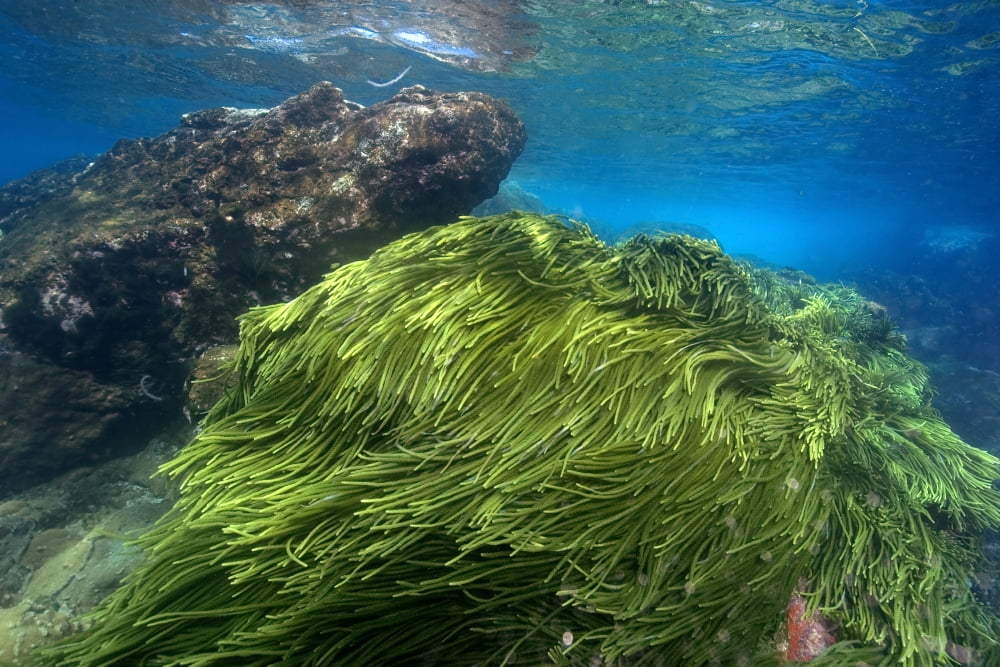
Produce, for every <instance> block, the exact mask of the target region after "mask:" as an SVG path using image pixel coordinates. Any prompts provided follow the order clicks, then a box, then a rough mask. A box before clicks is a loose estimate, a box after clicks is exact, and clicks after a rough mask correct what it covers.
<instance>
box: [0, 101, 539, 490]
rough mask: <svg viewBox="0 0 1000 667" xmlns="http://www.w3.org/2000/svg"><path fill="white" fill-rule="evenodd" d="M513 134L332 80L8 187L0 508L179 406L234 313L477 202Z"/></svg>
mask: <svg viewBox="0 0 1000 667" xmlns="http://www.w3.org/2000/svg"><path fill="white" fill-rule="evenodd" d="M524 142H525V131H524V128H523V125H522V124H521V123H520V121H519V120H518V119H517V117H516V116H515V114H514V113H513V112H512V111H511V109H510V108H509V107H508V106H507V105H506V104H504V103H502V102H499V101H497V100H495V99H492V98H490V97H488V96H486V95H482V94H478V93H436V92H432V91H429V90H427V89H425V88H423V87H420V86H414V87H412V88H406V89H404V90H403V91H401V92H400V93H399V94H398V95H396V96H395V97H393V98H391V99H389V100H387V101H385V102H382V103H379V104H376V105H373V106H371V107H367V108H364V107H361V106H360V105H357V104H354V103H351V102H348V101H345V100H344V98H343V94H342V93H341V91H340V90H339V89H337V88H335V87H334V86H332V85H331V84H329V83H321V84H317V85H315V86H313V87H312V88H310V89H309V90H308V91H306V92H304V93H302V94H301V95H298V96H296V97H293V98H291V99H289V100H287V101H286V102H284V103H283V104H281V105H279V106H277V107H275V108H273V109H270V110H249V111H248V110H236V109H229V108H222V109H213V110H208V111H201V112H197V113H192V114H188V115H186V116H184V117H183V118H182V121H181V123H180V125H179V127H177V128H176V129H174V130H172V131H170V132H168V133H167V134H164V135H162V136H160V137H157V138H154V139H138V140H134V141H133V140H129V141H120V142H119V143H118V144H116V145H115V146H114V147H113V148H112V149H111V151H109V152H108V153H107V154H105V155H103V156H101V157H99V158H98V159H96V160H95V161H94V162H93V163H91V164H90V165H89V166H87V167H86V168H85V169H84V170H83V171H80V172H77V173H75V174H72V175H65V177H64V179H63V180H61V181H60V176H59V175H58V174H59V173H60V172H55V175H50V176H47V177H46V178H45V179H35V180H36V181H37V182H38V183H40V184H41V185H40V186H39V187H38V188H37V190H36V195H35V196H34V197H32V195H31V193H30V190H31V187H30V186H31V182H28V183H20V184H17V183H15V184H11V185H9V186H7V188H5V189H4V190H5V191H6V192H8V193H11V194H10V195H9V196H7V197H4V196H3V195H2V193H0V202H4V203H5V208H4V211H3V213H4V214H5V215H4V217H2V218H0V232H2V234H3V235H2V237H0V307H2V330H0V495H2V494H3V493H6V492H10V491H13V490H16V489H18V488H24V487H25V486H28V485H31V484H34V483H37V482H38V481H41V480H44V479H46V478H48V477H50V476H51V475H53V474H55V473H57V472H60V471H62V470H64V469H66V468H67V467H69V466H73V465H76V464H79V463H82V462H91V461H95V460H101V459H104V458H106V457H108V456H111V455H114V454H116V453H119V452H120V451H122V447H123V446H124V444H123V443H125V442H126V441H137V440H142V439H144V438H145V437H146V436H148V434H149V431H150V430H151V429H152V428H153V426H154V425H156V424H158V423H160V422H161V420H162V419H163V418H165V417H166V416H168V415H175V414H176V413H177V411H178V409H179V407H180V398H181V394H182V386H183V383H184V379H185V377H186V375H187V373H188V367H189V366H188V361H189V360H190V359H191V358H192V357H194V356H196V355H197V354H198V353H199V352H200V351H202V350H203V349H205V348H206V347H207V346H209V345H212V344H218V343H227V342H233V341H234V340H235V338H236V335H237V323H236V317H237V316H238V315H239V314H240V313H241V312H243V311H245V310H246V309H247V308H248V307H250V306H253V305H256V304H259V303H269V302H277V301H281V300H287V299H289V298H292V297H294V296H295V295H296V294H298V292H299V291H301V290H302V288H303V287H304V286H306V285H308V284H310V283H312V282H315V281H316V280H317V279H318V278H319V277H320V276H321V275H322V274H323V273H324V272H325V271H327V270H328V269H329V267H330V266H331V264H333V263H342V262H347V261H353V260H356V259H360V258H362V257H365V256H367V255H368V254H369V253H370V252H371V251H372V250H374V249H375V248H377V247H378V246H380V245H382V244H384V243H385V242H387V241H389V240H391V239H393V238H396V237H398V236H401V235H402V234H404V233H407V232H410V231H414V230H417V229H421V228H424V227H427V226H430V225H434V224H442V223H447V222H450V221H452V220H453V219H454V218H455V217H456V216H458V215H460V214H463V213H467V212H468V211H470V210H471V209H472V208H473V207H474V206H475V205H476V204H478V203H479V202H480V201H482V200H484V199H486V198H488V197H490V196H492V195H494V194H495V193H496V191H497V187H498V185H499V183H500V181H501V180H502V179H503V178H504V177H505V176H506V174H507V172H508V170H509V168H510V166H511V164H512V162H513V160H514V159H515V158H516V157H517V155H518V154H519V153H520V151H521V150H522V149H523V146H524Z"/></svg>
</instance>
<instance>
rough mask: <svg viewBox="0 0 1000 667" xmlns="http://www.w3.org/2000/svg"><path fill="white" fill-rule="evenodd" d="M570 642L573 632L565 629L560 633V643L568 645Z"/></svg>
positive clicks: (571, 641)
mask: <svg viewBox="0 0 1000 667" xmlns="http://www.w3.org/2000/svg"><path fill="white" fill-rule="evenodd" d="M572 643H573V633H572V632H570V631H569V630H567V631H566V632H564V633H563V635H562V645H563V646H569V645H570V644H572Z"/></svg>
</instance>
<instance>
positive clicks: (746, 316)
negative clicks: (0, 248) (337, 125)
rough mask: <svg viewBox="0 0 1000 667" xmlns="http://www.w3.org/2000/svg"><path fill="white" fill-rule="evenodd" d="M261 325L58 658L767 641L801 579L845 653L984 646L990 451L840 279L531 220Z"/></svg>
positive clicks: (582, 656)
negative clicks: (130, 562)
mask: <svg viewBox="0 0 1000 667" xmlns="http://www.w3.org/2000/svg"><path fill="white" fill-rule="evenodd" d="M241 331H242V341H241V347H240V351H239V353H238V356H237V359H236V361H235V364H234V367H233V368H232V372H233V373H234V377H235V378H236V384H235V389H234V390H233V391H232V392H231V393H230V395H228V396H227V397H226V398H224V399H223V400H222V401H221V402H220V403H219V404H218V405H217V406H216V407H215V408H214V410H213V411H212V412H211V414H210V415H209V417H208V418H207V420H206V423H205V428H204V430H203V431H202V432H201V433H200V435H198V436H197V437H196V438H195V440H194V441H193V442H192V443H191V444H190V445H188V446H187V448H186V449H184V450H183V451H182V452H181V454H180V455H179V456H178V457H177V458H176V460H174V461H173V462H172V463H170V464H168V465H167V466H166V469H165V470H166V473H167V474H169V475H172V476H175V477H178V478H180V479H182V480H183V492H182V497H181V500H180V501H179V502H178V504H177V506H176V508H175V509H174V510H173V512H172V513H170V514H169V515H168V516H167V517H166V518H165V519H164V520H162V521H161V522H160V523H159V524H158V526H157V527H156V528H155V529H154V530H153V531H152V532H151V533H150V534H148V535H147V536H146V537H144V538H142V540H141V544H142V545H143V546H144V547H145V548H146V550H147V552H148V560H147V562H146V563H145V565H144V566H143V567H141V568H140V569H139V570H138V571H137V572H136V573H134V574H133V575H132V576H131V578H130V579H129V580H128V581H127V583H126V584H125V586H124V587H123V588H121V589H120V590H119V591H117V592H116V593H115V594H113V595H112V596H111V597H110V599H108V600H107V601H106V602H105V604H104V605H103V606H102V607H101V608H100V609H99V610H98V611H97V612H96V614H95V616H94V620H95V625H94V627H93V628H92V629H90V630H88V631H86V632H84V633H82V634H80V635H77V636H75V637H71V638H70V639H68V640H66V641H64V642H63V643H61V644H60V645H58V646H56V647H53V648H51V649H50V650H49V652H48V653H46V654H44V655H43V656H42V657H40V660H42V661H52V660H56V661H58V664H61V665H108V664H128V665H133V664H140V663H141V664H147V665H160V664H172V665H271V664H283V665H331V664H336V665H378V664H403V663H408V662H410V663H412V662H414V661H424V662H426V663H428V664H434V663H445V662H449V663H452V662H453V663H461V664H480V665H485V664H499V663H503V662H506V663H508V664H512V663H525V664H539V663H540V662H547V661H551V662H553V663H558V664H561V663H571V664H583V665H587V664H595V663H596V662H597V661H599V660H603V661H604V662H605V663H611V662H614V663H615V664H647V663H648V664H678V665H693V664H709V663H712V662H717V663H719V664H724V665H736V664H749V663H754V664H757V663H760V662H766V661H768V660H776V659H777V657H776V655H775V654H776V651H775V649H774V642H773V638H774V636H775V633H776V632H778V631H780V628H781V627H782V625H783V621H784V609H785V606H786V604H787V603H788V600H789V595H790V593H791V592H792V591H793V590H794V588H795V587H796V584H797V582H798V581H799V579H800V577H805V578H806V579H807V580H808V581H809V582H810V589H809V591H810V592H809V593H808V594H807V595H808V596H809V600H810V603H811V604H812V605H814V606H815V607H817V608H819V609H821V610H822V611H823V613H824V614H825V615H826V616H827V617H828V618H829V619H831V620H832V621H833V622H834V623H835V624H836V625H837V629H836V632H837V635H838V637H839V638H840V640H841V641H840V642H839V643H838V644H836V645H835V646H834V647H833V648H832V649H831V650H832V652H833V657H831V658H830V660H831V661H834V662H835V663H836V664H853V662H852V661H855V660H860V659H864V660H866V661H868V662H870V663H877V662H880V661H885V662H886V663H887V664H910V665H923V664H928V663H930V662H932V661H941V662H945V663H946V662H948V661H949V660H950V658H949V657H948V656H947V654H946V652H945V648H946V646H947V645H948V644H949V642H950V643H952V644H956V645H960V646H963V647H967V648H970V649H978V650H984V649H988V648H989V647H990V646H992V645H993V644H994V642H995V641H996V633H997V629H998V625H997V619H996V618H995V617H993V616H992V615H991V614H990V613H989V611H988V610H986V609H985V608H984V607H983V606H982V605H981V604H980V603H979V602H978V601H977V600H976V599H975V597H974V595H973V594H972V593H971V592H970V589H969V583H968V582H969V580H970V578H971V577H972V575H973V574H974V573H975V572H976V571H977V569H978V567H979V566H980V565H981V560H982V556H981V554H980V535H981V533H982V531H983V530H984V529H985V528H989V527H996V526H997V525H998V524H1000V502H998V501H1000V496H998V493H997V491H995V490H994V489H993V488H992V482H993V480H994V479H995V478H996V477H997V472H998V466H997V464H998V462H997V460H996V459H994V458H993V457H991V456H990V455H988V454H986V453H984V452H982V451H979V450H976V449H974V448H972V447H969V446H968V445H966V444H965V443H963V442H962V441H961V440H960V439H959V438H958V437H957V436H955V434H953V433H952V432H951V430H950V429H949V428H948V427H947V426H946V425H945V424H944V423H943V422H942V421H941V419H940V417H939V416H938V415H937V413H935V412H934V410H933V409H931V407H930V406H929V400H928V388H927V384H926V376H925V373H924V370H923V368H922V367H921V366H920V365H919V364H917V363H916V362H914V361H912V360H911V359H909V358H908V357H907V356H906V355H905V354H904V353H903V351H902V350H901V341H900V338H899V337H898V336H897V335H895V334H894V333H893V330H892V327H891V326H889V325H888V323H887V322H886V321H885V319H884V315H883V314H881V313H880V312H879V311H878V310H877V309H875V308H872V307H870V305H869V304H866V303H865V302H864V301H863V300H862V299H860V298H859V297H858V296H857V295H856V294H855V293H853V292H851V291H850V290H847V289H844V288H838V289H831V288H821V287H816V286H810V285H808V284H807V285H801V284H793V283H790V282H789V281H786V280H781V279H779V278H778V277H777V276H775V275H774V274H770V273H766V272H762V271H755V270H751V269H750V268H748V267H746V266H743V265H741V264H739V263H737V262H735V261H734V260H732V259H731V258H729V257H728V256H726V255H724V254H723V253H722V252H721V251H720V250H719V248H718V247H717V246H716V245H715V244H713V243H708V242H705V241H700V240H696V239H692V238H689V237H682V236H671V237H665V238H649V237H638V238H635V239H633V240H631V241H629V242H627V243H625V244H624V245H622V246H620V247H609V246H607V245H605V244H603V243H602V242H601V241H599V240H598V239H596V238H595V237H594V236H592V235H591V234H590V233H589V232H588V231H587V230H586V229H584V228H580V227H577V226H573V225H567V224H566V223H565V222H564V221H562V220H560V219H556V218H545V217H539V216H534V215H527V214H519V213H515V214H509V215H505V216H498V217H493V218H485V219H473V218H466V219H463V220H461V221H460V222H458V223H456V224H453V225H449V226H447V227H440V228H435V229H431V230H428V231H425V232H421V233H418V234H413V235H410V236H407V237H405V238H403V239H401V240H399V241H397V242H395V243H392V244H391V245H389V246H387V247H385V248H383V249H382V250H380V251H378V252H377V253H376V254H375V255H373V256H372V257H371V258H370V259H368V260H366V261H362V262H356V263H353V264H349V265H346V266H343V267H340V268H338V269H336V270H335V271H333V272H332V273H330V274H329V275H328V276H327V278H326V279H325V280H324V281H323V282H322V283H321V284H319V285H317V286H315V287H313V288H312V289H310V290H308V291H307V292H306V293H304V294H303V295H302V296H300V297H299V298H298V299H296V300H294V301H292V302H291V303H288V304H282V305H276V306H271V307H265V308H258V309H255V310H253V311H251V312H250V313H249V314H247V315H246V316H245V317H244V318H243V320H242V330H241ZM845 661H846V662H845Z"/></svg>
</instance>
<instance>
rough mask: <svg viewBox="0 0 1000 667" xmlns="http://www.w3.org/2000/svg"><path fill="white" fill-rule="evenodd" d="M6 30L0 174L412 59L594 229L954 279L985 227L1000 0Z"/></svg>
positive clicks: (61, 24) (373, 12)
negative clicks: (518, 127) (670, 232)
mask: <svg viewBox="0 0 1000 667" xmlns="http://www.w3.org/2000/svg"><path fill="white" fill-rule="evenodd" d="M0 31H2V32H3V34H4V40H3V42H2V45H0V49H2V50H0V60H2V63H3V67H2V69H0V71H2V73H3V74H2V78H0V91H2V93H0V110H2V114H3V119H4V122H3V124H2V126H0V127H2V130H0V132H2V135H0V141H2V146H3V150H4V160H3V161H2V162H0V182H6V181H9V180H11V179H15V178H18V177H21V176H24V175H25V174H27V173H29V172H30V171H31V170H33V169H36V168H39V167H43V166H46V165H49V164H51V163H53V162H55V161H57V160H60V159H63V158H67V157H69V156H71V155H74V154H77V153H87V154H95V153H100V152H103V151H105V150H107V149H108V148H110V146H111V145H112V144H113V142H114V141H115V140H116V139H118V138H122V137H129V138H131V137H139V136H153V135H156V134H159V133H161V132H164V131H166V130H168V129H169V128H172V127H174V126H175V125H176V123H177V120H178V117H179V116H180V114H182V113H185V112H188V111H193V110H197V109H202V108H207V107H214V106H236V107H268V106H272V105H274V104H277V103H278V102H280V101H281V100H283V99H285V98H287V97H289V96H291V95H293V94H297V93H299V92H301V91H302V90H304V89H305V88H307V87H308V86H310V85H311V84H313V83H315V82H316V81H319V80H329V81H332V82H333V83H334V84H335V85H337V86H338V87H341V88H343V89H344V91H345V94H346V97H347V98H348V99H351V100H355V101H357V102H360V103H362V104H371V103H374V102H377V101H379V100H382V99H386V98H388V97H390V96H391V95H392V94H394V93H395V92H396V91H397V90H399V89H400V88H402V87H405V86H407V85H412V84H417V83H419V84H423V85H425V86H428V87H431V88H435V89H441V90H448V91H453V90H478V91H483V92H487V93H490V94H493V95H496V96H498V97H501V98H503V99H504V100H506V101H508V102H509V103H510V104H511V105H512V106H513V107H514V109H515V110H516V111H517V113H518V114H519V115H520V116H521V117H522V119H523V120H524V121H525V123H526V125H527V128H528V132H529V143H528V148H527V150H526V151H525V153H524V154H523V155H522V156H521V158H520V160H519V161H518V162H517V163H516V165H515V167H514V169H513V171H512V173H511V175H510V181H511V182H512V183H514V184H516V188H517V189H518V191H519V192H520V191H523V192H524V193H528V194H530V195H534V196H536V197H539V198H540V200H541V202H542V203H543V204H544V207H545V208H546V209H548V210H552V211H559V212H564V213H566V214H568V215H571V216H572V217H575V218H580V219H584V220H586V221H587V222H589V223H590V224H591V225H592V226H593V227H594V228H595V230H597V231H598V232H599V233H601V234H602V235H603V236H606V237H614V236H615V235H618V234H622V233H628V231H629V230H633V229H644V230H648V229H650V228H660V227H664V228H669V226H670V225H675V224H683V225H697V226H700V227H702V228H705V229H706V230H707V233H709V234H711V235H714V237H715V238H717V239H718V240H719V242H720V243H721V244H722V246H723V248H724V249H725V250H727V251H728V252H730V253H733V254H738V255H749V256H752V257H755V258H757V259H759V260H762V261H764V262H769V263H774V264H778V265H788V266H794V267H796V268H799V269H803V270H805V271H809V272H811V273H813V274H815V275H817V276H819V277H821V278H823V279H834V280H837V279H844V278H845V277H849V276H852V275H855V274H857V273H858V272H865V271H869V270H871V269H873V268H875V269H878V270H883V269H893V270H902V271H911V270H916V269H919V268H920V267H924V270H926V271H931V270H933V271H938V270H940V271H944V272H945V274H946V275H945V277H944V278H943V279H945V280H960V279H962V280H964V279H965V278H961V277H960V276H959V277H956V275H952V274H948V271H950V270H951V269H952V268H954V267H952V266H951V263H952V260H953V259H955V258H957V259H956V261H958V262H959V264H962V263H963V262H964V264H962V266H959V268H958V269H957V270H958V271H959V272H962V271H966V272H968V270H969V262H970V260H969V258H968V257H966V256H964V255H963V253H964V254H968V253H970V252H971V253H977V256H976V257H974V258H973V259H972V260H971V261H972V262H973V263H976V262H982V255H983V254H984V252H985V250H984V249H986V248H987V247H988V248H990V249H991V248H992V247H993V246H992V245H991V244H995V243H996V239H995V238H994V235H995V234H996V229H997V221H996V210H997V204H998V198H1000V195H998V192H1000V158H998V126H1000V74H998V72H1000V68H998V60H1000V3H997V2H990V1H976V2H958V3H940V2H929V1H921V2H912V1H898V2H891V3H889V2H876V1H874V0H872V1H868V0H831V1H823V0H767V1H764V0H740V1H735V0H719V1H708V0H704V1H702V0H608V1H605V2H598V1H594V0H585V1H582V2H581V1H579V0H553V1H548V2H536V1H527V0H526V1H523V2H519V1H517V0H501V1H491V2H468V1H459V0H440V1H438V0H416V1H412V2H333V1H321V0H283V1H273V2H242V1H239V0H183V1H178V2H169V3H148V2H135V1H131V0H130V1H125V0H119V1H114V0H79V1H75V2H69V1H61V2H60V1H55V0H36V1H33V2H20V1H15V0H2V2H0ZM991 252H992V250H990V253H991ZM959 255H962V256H959ZM990 256H992V254H990ZM939 260H940V261H939ZM934 263H937V264H936V265H935V266H934V267H929V265H930V264H934ZM914 267H916V269H915V268H914ZM973 270H974V271H976V272H979V273H980V274H981V273H982V271H983V268H982V266H980V265H979V264H976V266H975V267H974V269H973ZM931 278H932V279H934V276H931ZM991 278H992V277H991ZM994 282H995V281H992V279H990V280H987V281H986V286H987V287H989V288H990V289H991V290H993V291H992V292H991V293H990V294H989V295H986V296H984V295H983V294H982V293H981V291H980V293H979V294H977V295H973V296H972V297H970V298H971V301H972V302H974V303H973V304H972V305H970V306H969V308H971V309H978V310H981V309H982V308H983V307H985V308H987V309H990V308H992V307H993V306H994V305H995V302H994V301H992V299H993V297H995V296H996V293H995V292H996V287H995V286H993V283H994ZM890 291H892V290H890ZM977 312H978V311H977ZM991 318H992V314H990V317H988V318H987V321H988V323H989V324H990V325H991V326H992V323H993V322H994V321H995V320H993V319H991ZM983 365H986V366H990V363H987V362H984V363H983Z"/></svg>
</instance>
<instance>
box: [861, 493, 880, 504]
mask: <svg viewBox="0 0 1000 667" xmlns="http://www.w3.org/2000/svg"><path fill="white" fill-rule="evenodd" d="M865 502H866V503H867V504H868V506H869V507H881V506H882V496H880V495H879V494H877V493H875V492H874V491H869V492H868V493H867V494H866V495H865Z"/></svg>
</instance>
